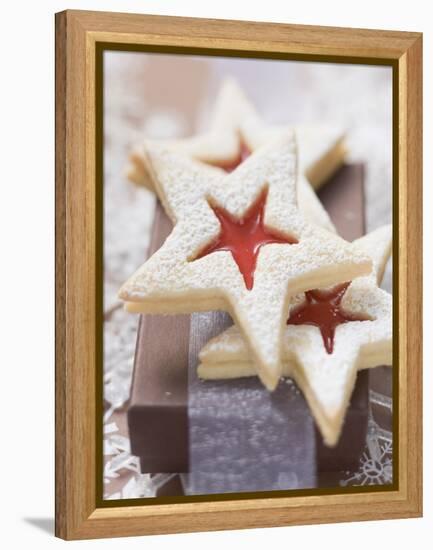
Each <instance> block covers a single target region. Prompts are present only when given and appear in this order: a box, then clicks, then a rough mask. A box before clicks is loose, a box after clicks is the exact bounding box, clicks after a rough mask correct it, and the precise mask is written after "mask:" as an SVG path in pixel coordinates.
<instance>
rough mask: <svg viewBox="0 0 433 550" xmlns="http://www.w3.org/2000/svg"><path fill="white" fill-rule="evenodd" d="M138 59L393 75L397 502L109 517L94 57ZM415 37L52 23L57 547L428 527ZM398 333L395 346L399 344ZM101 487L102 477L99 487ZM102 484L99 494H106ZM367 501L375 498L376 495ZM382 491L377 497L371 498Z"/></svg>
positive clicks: (266, 503) (103, 19)
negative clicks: (210, 534)
mask: <svg viewBox="0 0 433 550" xmlns="http://www.w3.org/2000/svg"><path fill="white" fill-rule="evenodd" d="M106 44H111V45H113V44H116V45H117V47H118V48H119V49H122V48H125V49H131V47H137V48H138V49H140V48H141V49H145V50H146V51H167V49H168V51H172V52H173V51H188V52H190V51H194V52H197V53H200V54H204V55H226V56H238V57H261V58H277V59H296V60H315V61H332V62H350V63H361V64H373V65H376V64H377V65H388V66H390V67H392V70H393V98H394V100H393V101H394V103H393V112H394V121H393V124H394V137H393V148H394V152H393V174H394V176H393V177H394V186H395V187H394V216H395V219H397V220H398V223H395V224H394V237H395V239H394V240H395V248H394V250H395V252H397V256H396V259H395V260H394V262H395V264H394V265H395V266H396V268H397V269H396V270H395V271H396V272H397V273H398V277H396V278H395V279H394V281H395V283H394V284H395V287H394V288H395V291H396V292H395V294H396V298H395V301H394V312H395V314H394V317H395V323H396V324H395V328H394V330H397V331H398V338H397V340H396V341H397V342H398V345H397V346H395V347H396V348H397V349H395V358H396V361H395V362H394V369H398V375H399V376H398V379H399V387H398V399H397V401H396V403H395V410H396V411H398V414H397V416H398V425H397V435H398V437H397V438H396V444H397V445H396V447H397V448H396V456H397V464H396V466H397V467H396V477H397V479H396V482H395V484H394V486H393V487H392V490H388V491H383V490H370V491H360V492H346V493H344V494H334V493H333V492H332V491H329V492H328V493H326V492H325V493H321V494H317V495H302V494H300V495H296V496H284V497H278V498H268V497H266V498H264V497H260V496H258V497H257V498H254V499H240V498H235V499H233V498H231V499H230V498H228V499H224V500H210V499H207V500H204V499H203V500H202V501H200V499H198V500H197V501H195V502H183V503H175V502H174V503H164V504H161V503H155V504H152V505H141V504H140V505H134V503H130V502H128V503H127V505H126V506H115V507H113V506H107V505H106V503H104V502H101V498H100V497H99V496H98V492H100V491H99V490H100V486H99V484H100V481H99V480H98V479H97V478H98V475H99V474H101V468H100V467H101V464H100V463H99V462H98V458H97V457H98V452H97V445H98V441H99V442H100V441H101V438H102V425H101V417H99V421H98V412H99V411H100V410H101V402H102V395H101V394H102V392H100V391H99V392H98V391H97V390H98V388H99V387H100V381H99V378H98V377H100V374H101V370H100V366H99V367H98V365H100V364H101V362H102V357H101V345H99V344H98V342H100V338H99V333H98V331H100V327H101V294H100V293H99V292H97V288H98V280H100V278H101V276H102V262H101V254H100V247H101V234H100V231H99V229H98V228H99V227H100V222H101V219H102V211H101V206H100V201H98V193H99V191H100V185H101V181H102V173H101V165H100V163H98V161H97V159H98V150H99V149H100V147H101V139H102V137H101V128H100V125H99V123H98V120H100V119H101V116H102V113H101V103H100V94H101V93H102V92H101V89H100V88H101V86H100V84H101V83H100V75H98V70H99V69H98V67H100V63H99V61H100V56H101V55H102V52H103V49H104V45H106ZM421 251H422V35H421V34H420V33H412V32H410V33H409V32H395V31H379V30H364V29H345V28H330V27H313V26H298V25H286V24H273V23H250V22H241V21H219V20H206V19H188V18H180V17H160V16H147V15H133V14H121V13H104V12H86V11H65V12H62V13H58V14H56V535H57V536H58V537H61V538H64V539H83V538H96V537H117V536H127V535H144V534H157V533H177V532H187V531H207V530H220V529H239V528H249V527H269V526H281V525H294V524H309V523H325V522H340V521H359V520H377V519H390V518H405V517H418V516H420V515H421V514H422V369H421V350H422V256H421V255H422V252H421ZM394 334H395V333H394ZM99 477H101V480H102V474H101V475H99ZM101 483H102V481H101ZM373 489H374V488H373ZM379 489H380V488H379Z"/></svg>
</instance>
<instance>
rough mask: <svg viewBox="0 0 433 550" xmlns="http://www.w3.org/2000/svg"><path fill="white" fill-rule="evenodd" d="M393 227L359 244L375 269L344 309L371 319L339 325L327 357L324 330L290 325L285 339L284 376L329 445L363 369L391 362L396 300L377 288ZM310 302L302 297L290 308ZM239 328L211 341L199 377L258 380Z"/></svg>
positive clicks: (354, 287)
mask: <svg viewBox="0 0 433 550" xmlns="http://www.w3.org/2000/svg"><path fill="white" fill-rule="evenodd" d="M391 242H392V235H391V227H390V226H385V227H382V228H380V229H377V230H376V231H373V232H372V233H369V234H368V235H366V236H365V237H362V238H360V239H358V240H357V241H355V242H354V246H355V247H356V248H358V249H359V250H360V251H363V252H365V253H366V254H368V255H369V256H370V258H371V259H372V262H373V271H372V273H371V274H370V275H369V276H365V277H359V278H358V279H355V280H354V281H353V282H352V283H351V284H350V286H349V287H348V289H347V291H346V292H345V294H344V296H343V299H342V302H341V307H342V308H343V309H344V310H345V311H347V312H350V313H355V314H360V313H361V314H363V315H365V316H366V317H368V318H369V319H371V320H367V321H353V322H348V323H345V324H341V325H339V326H338V327H337V329H336V332H335V337H334V342H335V343H334V350H333V352H332V353H331V354H329V353H327V351H326V349H325V345H324V341H323V338H322V336H321V333H320V330H319V328H317V327H315V326H308V325H288V326H286V328H285V333H284V338H283V363H284V366H283V376H289V377H292V378H294V379H295V381H296V382H297V384H298V385H299V387H300V388H301V390H302V391H303V393H304V395H305V397H306V399H307V401H308V403H309V406H310V408H311V411H312V413H313V415H314V417H315V419H316V422H317V424H318V426H319V428H320V430H321V432H322V435H323V437H324V440H325V442H326V443H327V444H328V445H331V446H332V445H335V443H336V442H337V441H338V438H339V434H340V432H341V426H342V423H343V420H344V415H345V411H346V408H347V405H348V403H349V400H350V396H351V394H352V391H353V387H354V384H355V379H356V372H357V370H359V369H364V368H371V367H376V366H379V365H391V364H392V297H391V295H390V294H388V293H387V292H385V291H384V290H381V289H380V288H379V287H378V285H379V284H380V281H381V280H382V276H383V271H384V268H385V264H386V262H387V260H388V258H389V255H390V251H391ZM304 301H305V295H304V294H301V295H298V296H295V297H293V298H292V300H291V303H290V306H289V308H292V309H293V308H296V307H298V306H299V304H301V303H303V302H304ZM249 357H250V356H249V349H248V347H247V345H246V343H245V340H244V339H243V338H242V334H241V333H240V331H239V330H238V329H237V327H236V326H233V327H230V328H229V329H228V330H226V331H225V332H223V333H222V334H221V335H219V336H217V337H215V338H213V339H212V340H210V341H209V342H208V343H207V344H206V345H205V347H204V348H203V349H202V351H201V352H200V360H201V364H200V365H199V368H198V374H199V376H200V377H201V378H204V379H213V380H214V379H224V378H239V377H244V376H253V375H255V374H256V371H255V366H254V364H253V363H252V362H251V360H250V358H249Z"/></svg>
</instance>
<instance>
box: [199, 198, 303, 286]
mask: <svg viewBox="0 0 433 550" xmlns="http://www.w3.org/2000/svg"><path fill="white" fill-rule="evenodd" d="M267 194H268V191H267V189H265V190H264V191H263V192H262V193H261V194H260V195H259V197H258V198H257V199H256V200H255V201H254V203H253V204H252V205H251V206H250V208H249V209H248V210H247V212H246V213H245V214H244V216H243V217H242V218H235V217H234V216H233V215H232V214H230V213H229V212H227V210H225V209H224V208H222V207H221V206H217V205H212V204H211V205H210V206H211V208H212V210H213V211H214V213H215V215H216V217H217V218H218V220H219V222H220V225H221V230H220V233H219V235H218V237H217V238H216V239H215V240H214V241H212V242H211V243H210V244H209V245H207V246H206V248H204V249H203V250H202V251H201V252H200V253H199V255H198V256H197V257H196V258H195V259H197V260H198V259H200V258H203V257H204V256H207V255H208V254H211V253H212V252H217V251H218V250H227V251H229V252H231V254H232V256H233V259H234V261H235V262H236V264H237V266H238V268H239V271H240V272H241V273H242V276H243V278H244V281H245V286H246V287H247V289H248V290H251V289H252V288H253V285H254V272H255V270H256V265H257V258H258V255H259V252H260V248H261V247H262V246H265V245H267V244H273V243H278V244H296V243H297V242H298V241H297V240H296V239H294V238H292V237H288V236H286V235H283V234H282V233H278V232H277V231H275V230H274V229H270V228H269V227H266V226H265V225H264V221H263V218H264V211H265V205H266V198H267Z"/></svg>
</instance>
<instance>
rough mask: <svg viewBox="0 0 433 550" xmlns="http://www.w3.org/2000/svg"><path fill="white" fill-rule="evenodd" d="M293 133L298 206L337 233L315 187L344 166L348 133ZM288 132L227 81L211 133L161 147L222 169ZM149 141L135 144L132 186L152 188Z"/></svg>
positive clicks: (300, 129)
mask: <svg viewBox="0 0 433 550" xmlns="http://www.w3.org/2000/svg"><path fill="white" fill-rule="evenodd" d="M294 130H295V132H296V139H297V143H298V153H299V160H298V182H299V183H298V204H299V208H300V210H302V211H303V213H304V214H305V215H306V216H307V217H308V218H309V219H310V221H312V222H313V223H315V224H318V225H321V226H322V227H324V228H325V229H329V230H330V231H335V227H334V225H333V223H332V222H331V220H330V218H329V216H328V214H327V212H326V210H325V209H324V208H323V206H322V203H321V202H320V200H319V199H318V198H317V196H316V194H315V192H314V190H313V189H312V187H311V185H313V187H315V188H318V187H320V185H322V183H324V182H325V181H326V180H327V179H328V178H329V177H330V176H331V175H332V174H333V173H334V172H335V171H336V169H337V168H339V167H340V166H341V164H342V163H343V161H344V159H345V157H346V147H345V144H344V137H345V136H344V132H342V131H341V130H340V129H338V128H334V127H332V126H297V127H295V128H294ZM287 131H288V128H287V127H279V126H270V125H267V124H265V123H264V122H263V120H262V119H261V118H260V117H259V115H258V113H257V111H256V110H255V108H254V106H253V104H252V103H251V102H250V101H249V100H248V98H247V97H246V96H245V94H244V92H243V91H242V89H241V88H240V87H239V85H238V84H237V82H236V81H235V80H234V79H232V78H228V79H226V80H225V81H224V83H223V85H222V87H221V90H220V92H219V94H218V97H217V101H216V104H215V106H214V110H213V115H212V117H211V122H210V125H209V130H208V131H207V132H206V133H203V134H199V135H195V136H192V137H189V138H184V139H178V140H171V141H164V143H163V144H164V146H165V147H167V148H170V149H173V150H175V151H178V152H180V153H183V154H186V155H188V156H191V157H192V158H195V159H197V160H199V161H201V162H204V163H207V164H211V165H214V166H217V167H220V169H221V170H223V168H221V167H224V166H225V167H228V166H233V165H234V164H236V163H238V162H239V161H240V160H241V157H242V151H243V149H245V147H246V148H247V150H248V151H255V150H256V149H257V148H259V147H261V146H262V145H264V144H266V143H267V142H269V141H272V140H273V139H275V138H276V137H278V136H279V135H282V134H285V133H287ZM146 143H148V141H146V142H145V143H144V144H142V145H140V146H137V147H136V148H135V150H134V152H133V153H132V154H131V156H130V166H129V167H128V171H127V173H128V177H129V179H130V180H131V181H133V182H134V183H137V184H139V185H144V186H146V187H147V188H149V189H154V187H155V183H154V181H153V176H152V172H151V170H150V168H149V167H148V166H147V163H146V155H145V149H146ZM309 182H310V183H311V185H310V183H309Z"/></svg>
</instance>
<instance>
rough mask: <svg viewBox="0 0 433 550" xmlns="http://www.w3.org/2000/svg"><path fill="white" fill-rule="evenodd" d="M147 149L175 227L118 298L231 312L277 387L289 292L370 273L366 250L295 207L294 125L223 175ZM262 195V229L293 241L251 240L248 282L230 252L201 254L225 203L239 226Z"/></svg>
mask: <svg viewBox="0 0 433 550" xmlns="http://www.w3.org/2000/svg"><path fill="white" fill-rule="evenodd" d="M147 155H148V163H149V166H151V168H152V170H153V171H154V173H155V177H154V181H155V182H156V184H157V186H158V189H157V193H158V195H159V197H160V198H161V201H162V204H163V206H164V208H165V209H166V211H167V213H168V214H169V216H170V217H171V219H172V220H173V222H174V224H175V227H174V229H173V231H172V233H171V234H170V236H169V237H168V238H167V240H166V241H165V243H164V244H163V246H162V247H161V248H160V249H159V250H158V251H157V252H156V253H155V254H154V255H153V256H152V257H151V258H150V259H149V260H148V261H147V262H146V263H145V264H144V265H143V266H142V267H141V268H140V269H139V270H138V271H137V272H136V273H135V274H134V275H132V277H130V279H129V280H128V281H127V282H126V283H125V284H124V285H123V286H122V288H121V290H120V292H119V296H120V298H121V299H122V300H124V301H125V302H126V309H127V310H129V311H131V312H142V313H192V312H194V311H205V310H215V309H217V310H220V309H221V310H226V311H228V312H229V313H230V314H231V315H232V317H233V318H234V319H235V320H236V322H237V324H238V326H239V328H240V329H241V330H242V332H243V334H244V336H245V338H246V341H247V342H248V346H249V348H250V352H251V357H253V360H254V362H255V365H256V368H257V373H258V375H259V376H260V378H261V380H262V381H263V383H264V384H265V385H266V387H267V388H269V389H274V388H275V386H276V384H277V383H278V380H279V377H280V376H281V374H282V362H281V343H282V334H283V327H284V323H285V320H286V319H285V318H286V312H287V308H288V304H289V300H290V298H291V297H292V296H294V295H295V294H298V293H299V292H302V291H305V290H308V289H311V288H316V287H326V286H329V285H334V284H338V283H341V282H344V281H348V280H352V279H353V278H355V277H357V276H362V275H366V274H368V273H369V272H370V270H371V261H370V259H369V258H368V256H367V255H366V254H365V253H363V252H362V251H360V249H359V247H356V246H353V245H352V244H350V243H347V242H346V241H344V240H343V239H341V238H340V237H338V236H336V235H334V234H332V233H330V232H329V231H326V230H324V229H321V228H319V227H317V226H313V225H312V224H311V225H310V224H309V223H307V222H306V221H305V219H304V217H303V216H302V215H301V214H300V212H299V210H298V208H297V205H296V197H297V194H296V148H295V142H294V138H293V134H289V135H286V136H284V137H281V138H279V139H278V140H277V141H275V142H273V143H271V144H269V145H266V146H264V147H262V148H261V149H259V150H257V151H256V152H254V153H253V154H252V155H251V156H250V157H249V158H247V159H246V160H245V161H244V162H243V163H242V164H241V165H240V166H239V167H238V168H237V169H236V170H235V171H234V172H232V173H231V174H228V175H226V174H225V175H221V173H220V171H219V170H217V169H214V168H212V167H210V166H205V165H203V164H202V163H199V162H197V161H194V160H192V159H190V158H189V157H187V156H185V155H181V154H179V153H177V152H174V151H172V150H167V149H164V148H162V147H161V146H157V145H156V144H151V145H149V148H148V152H147ZM261 197H262V198H263V200H264V201H265V202H264V203H263V212H262V218H261V219H260V223H261V224H262V225H263V228H264V229H266V231H270V232H273V234H274V235H278V236H279V237H280V238H281V239H286V240H291V242H293V241H294V240H295V241H297V244H281V243H280V244H266V243H265V244H266V246H265V245H264V244H263V246H262V247H261V248H260V249H257V250H258V252H257V254H258V255H257V261H256V265H255V268H254V272H253V279H254V280H253V285H252V286H251V288H250V289H249V288H247V283H246V276H245V273H244V272H241V269H240V267H239V263H237V261H235V259H234V258H235V256H234V254H233V253H232V252H230V251H229V250H227V249H224V250H219V251H214V252H212V253H208V254H206V255H204V256H203V257H201V255H203V251H204V250H205V249H206V248H207V247H209V246H210V245H212V243H215V242H217V241H218V239H219V238H220V236H221V235H222V231H223V228H222V221H221V219H220V217H218V216H219V215H220V214H218V212H222V211H224V212H226V214H227V215H228V216H229V217H230V220H231V223H233V224H235V225H236V224H238V226H239V228H240V227H242V224H243V220H244V219H246V218H247V217H248V213H249V212H250V210H251V207H252V206H253V205H254V204H256V203H257V201H258V200H259V199H260V198H261ZM224 223H225V222H224ZM274 242H275V241H274ZM250 275H251V274H250Z"/></svg>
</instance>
